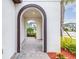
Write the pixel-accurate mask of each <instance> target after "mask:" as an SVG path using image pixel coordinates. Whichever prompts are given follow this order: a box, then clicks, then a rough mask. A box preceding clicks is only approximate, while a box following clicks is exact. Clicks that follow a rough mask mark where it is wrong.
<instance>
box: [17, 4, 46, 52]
mask: <svg viewBox="0 0 79 59" xmlns="http://www.w3.org/2000/svg"><path fill="white" fill-rule="evenodd" d="M29 7H34V8H37V9H39V10H40V11H41V13H42V14H43V16H44V52H47V18H46V13H45V11H44V9H43V8H42V7H40V6H39V5H36V4H28V5H25V6H24V7H22V8H21V9H20V11H19V13H18V16H17V52H20V34H21V33H20V17H21V14H22V13H23V11H24V10H25V9H27V8H29Z"/></svg>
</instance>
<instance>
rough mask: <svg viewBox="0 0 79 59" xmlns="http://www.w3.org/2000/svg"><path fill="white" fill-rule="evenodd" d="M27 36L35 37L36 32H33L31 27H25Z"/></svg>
mask: <svg viewBox="0 0 79 59" xmlns="http://www.w3.org/2000/svg"><path fill="white" fill-rule="evenodd" d="M27 36H28V37H36V32H34V29H33V28H27Z"/></svg>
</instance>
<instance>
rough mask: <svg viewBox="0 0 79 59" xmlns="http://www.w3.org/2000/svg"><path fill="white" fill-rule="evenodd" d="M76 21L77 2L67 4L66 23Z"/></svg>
mask: <svg viewBox="0 0 79 59" xmlns="http://www.w3.org/2000/svg"><path fill="white" fill-rule="evenodd" d="M75 22H76V4H75V3H72V4H68V5H66V6H65V13H64V23H75Z"/></svg>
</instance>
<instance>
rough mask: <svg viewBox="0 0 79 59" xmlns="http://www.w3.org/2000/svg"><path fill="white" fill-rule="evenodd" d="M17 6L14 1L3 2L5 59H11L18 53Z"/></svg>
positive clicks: (3, 0)
mask: <svg viewBox="0 0 79 59" xmlns="http://www.w3.org/2000/svg"><path fill="white" fill-rule="evenodd" d="M16 28H17V27H16V18H15V5H14V3H13V2H12V0H2V49H3V54H2V57H3V59H10V58H11V56H12V55H13V54H14V53H15V52H16V39H17V38H16V35H17V34H16V33H17V31H16V30H17V29H16Z"/></svg>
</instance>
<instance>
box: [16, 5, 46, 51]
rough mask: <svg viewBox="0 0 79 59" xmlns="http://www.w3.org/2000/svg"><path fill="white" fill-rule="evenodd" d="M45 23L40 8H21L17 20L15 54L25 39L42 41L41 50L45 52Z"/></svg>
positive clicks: (28, 6) (44, 17)
mask: <svg viewBox="0 0 79 59" xmlns="http://www.w3.org/2000/svg"><path fill="white" fill-rule="evenodd" d="M46 22H47V20H46V14H45V11H44V10H43V8H41V7H40V6H38V5H35V4H29V5H26V6H24V7H23V8H21V10H20V11H19V14H18V19H17V52H20V43H21V41H22V39H24V38H25V37H26V39H27V37H34V38H35V39H40V40H42V42H43V46H42V48H43V49H42V50H43V51H44V52H46V51H47V30H46V27H47V25H46ZM28 25H29V26H28ZM30 26H31V27H30ZM29 30H30V32H29Z"/></svg>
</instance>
